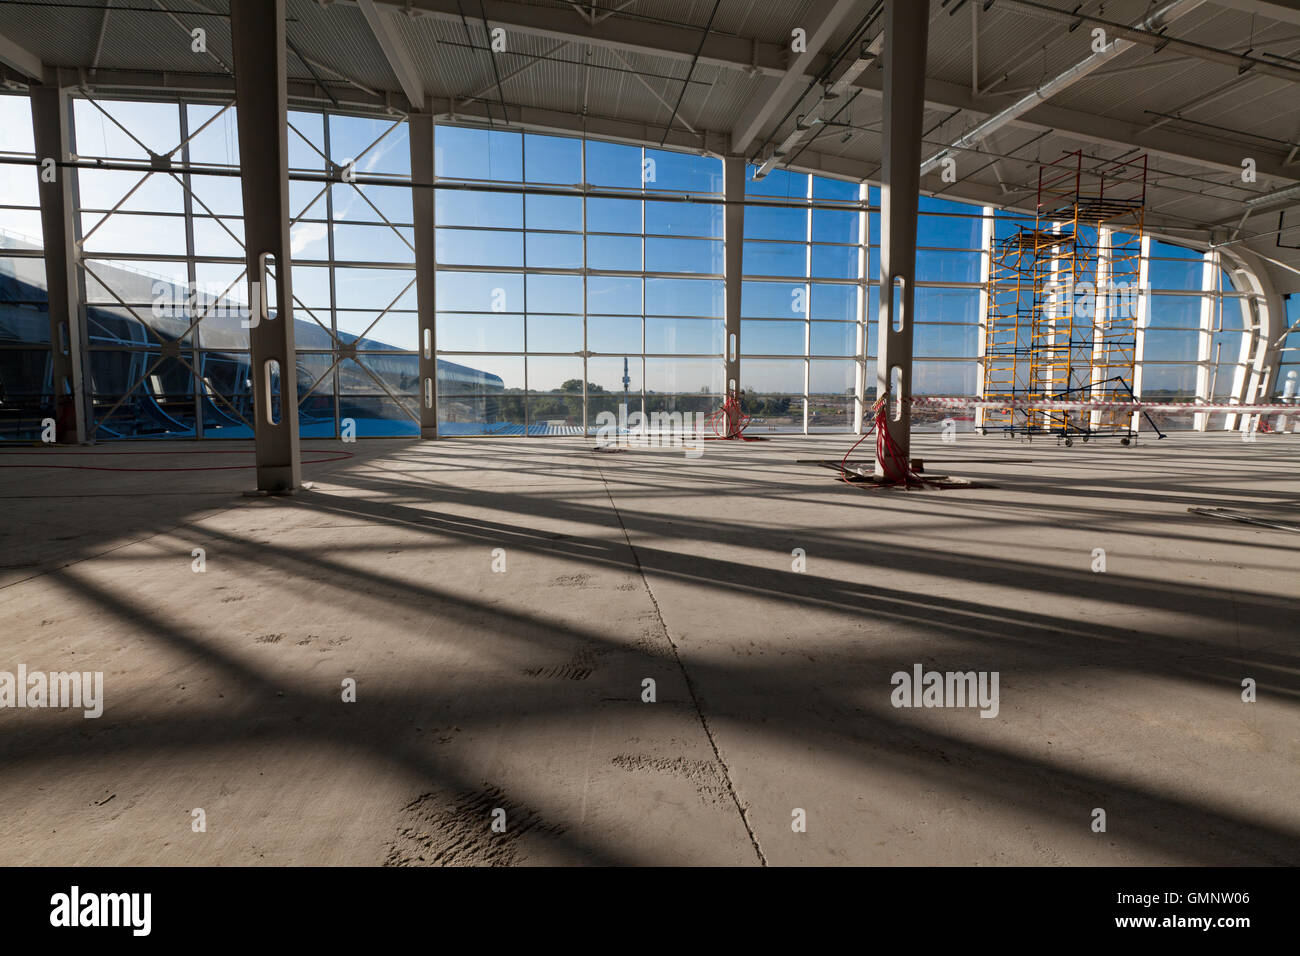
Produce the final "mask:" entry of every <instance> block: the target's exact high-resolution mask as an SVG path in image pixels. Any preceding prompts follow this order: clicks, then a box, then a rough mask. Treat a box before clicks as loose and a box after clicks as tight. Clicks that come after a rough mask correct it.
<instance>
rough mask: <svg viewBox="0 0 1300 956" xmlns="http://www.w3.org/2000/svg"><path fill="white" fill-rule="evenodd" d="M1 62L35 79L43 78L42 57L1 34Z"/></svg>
mask: <svg viewBox="0 0 1300 956" xmlns="http://www.w3.org/2000/svg"><path fill="white" fill-rule="evenodd" d="M0 63H3V64H5V66H7V67H9V68H10V69H13V70H17V71H18V72H19V73H21V74H23V75H24V76H29V77H31V78H32V79H33V80H39V79H40V78H41V67H42V64H41V58H40V57H39V56H37V55H36V54H35V53H32V52H31V51H30V50H27V49H25V48H24V47H21V46H19V45H18V44H17V43H15V42H14V41H13V40H11V39H9V38H8V37H7V36H5V35H4V34H0Z"/></svg>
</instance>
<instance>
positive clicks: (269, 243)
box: [230, 0, 302, 493]
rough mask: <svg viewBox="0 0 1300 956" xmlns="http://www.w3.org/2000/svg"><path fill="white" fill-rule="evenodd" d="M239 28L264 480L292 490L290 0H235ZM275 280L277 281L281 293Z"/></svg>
mask: <svg viewBox="0 0 1300 956" xmlns="http://www.w3.org/2000/svg"><path fill="white" fill-rule="evenodd" d="M230 32H231V40H232V43H233V45H234V54H235V109H236V115H237V119H238V127H239V171H240V185H241V186H242V188H243V199H244V247H245V250H246V253H247V257H248V281H249V287H250V295H249V300H248V303H249V311H250V317H249V325H250V329H249V347H250V349H251V351H252V373H251V377H252V379H253V410H254V413H255V418H254V420H253V432H254V438H255V444H256V452H257V488H258V490H259V491H264V492H271V493H292V492H293V491H295V490H297V488H298V487H299V486H300V485H301V484H302V464H301V457H300V455H299V453H298V375H297V361H296V356H295V354H294V344H293V339H294V336H293V321H294V320H293V294H292V290H291V287H290V280H291V277H292V268H291V266H290V262H289V248H290V246H289V217H290V212H289V137H288V129H289V127H288V117H287V112H286V110H287V99H286V92H287V83H286V79H285V53H284V49H285V43H284V36H285V35H284V0H231V3H230ZM272 264H273V268H274V273H273V276H274V277H273V279H272V278H270V268H271V267H272ZM268 279H270V281H269V283H268ZM270 286H273V287H274V296H272V295H271V294H270ZM274 366H278V368H279V373H278V375H279V380H278V387H277V386H276V384H275V383H274V382H273V377H272V376H273V367H274ZM277 397H278V399H279V401H278V413H279V414H278V416H277V415H276V414H275V411H276V402H275V399H276V398H277Z"/></svg>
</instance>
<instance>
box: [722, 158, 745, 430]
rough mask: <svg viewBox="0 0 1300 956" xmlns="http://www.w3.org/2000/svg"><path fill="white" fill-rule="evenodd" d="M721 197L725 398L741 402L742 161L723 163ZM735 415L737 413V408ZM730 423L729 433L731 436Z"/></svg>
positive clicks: (726, 159) (743, 220) (743, 219)
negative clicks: (724, 307)
mask: <svg viewBox="0 0 1300 956" xmlns="http://www.w3.org/2000/svg"><path fill="white" fill-rule="evenodd" d="M722 183H723V185H722V189H723V198H724V199H727V200H728V203H727V205H726V206H725V207H723V208H724V211H723V233H722V236H723V240H722V245H723V277H724V278H723V288H724V290H725V295H726V312H725V313H724V315H725V319H724V320H723V321H724V322H725V323H726V326H725V330H724V342H723V355H724V357H725V358H724V361H725V365H726V369H725V371H726V375H725V376H724V379H725V381H724V386H725V389H724V390H725V392H726V396H727V398H734V399H735V400H736V401H737V402H739V401H740V391H741V383H740V291H741V275H742V273H743V271H744V269H743V263H744V251H745V243H744V238H745V207H744V205H743V203H741V202H736V200H743V199H744V198H745V158H744V157H743V156H727V157H725V158H724V159H723V161H722ZM736 414H739V410H738V409H737V412H736ZM730 424H731V423H730V422H729V423H728V433H730Z"/></svg>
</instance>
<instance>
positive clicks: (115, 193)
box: [0, 95, 1300, 440]
mask: <svg viewBox="0 0 1300 956" xmlns="http://www.w3.org/2000/svg"><path fill="white" fill-rule="evenodd" d="M0 111H3V115H2V116H0V120H2V121H3V128H4V130H5V135H4V139H3V141H2V142H0V153H3V154H4V155H5V156H8V157H26V158H30V157H31V156H32V143H31V117H30V112H29V105H28V101H27V98H26V97H24V96H20V95H4V96H0ZM73 119H74V137H75V149H76V152H77V154H78V155H79V156H80V157H82V158H83V159H89V160H96V159H99V160H104V161H106V162H107V163H114V162H118V163H134V164H137V165H138V166H140V167H141V168H140V169H138V170H127V171H124V170H116V169H93V168H91V169H81V170H79V171H78V173H77V176H76V180H75V195H76V197H77V202H78V212H79V217H78V223H77V225H78V228H79V230H80V239H81V240H82V256H81V263H80V264H81V271H80V280H81V281H82V283H83V289H82V293H83V296H84V301H85V303H86V306H85V308H86V320H87V327H88V332H89V341H88V349H89V361H88V369H89V382H90V387H91V390H92V392H93V400H94V420H93V421H92V422H91V423H90V428H91V430H92V433H93V437H94V438H95V439H96V440H106V439H112V438H140V437H172V438H174V437H189V436H195V437H247V436H249V435H251V426H250V425H249V422H250V421H251V388H250V383H249V380H248V367H249V355H248V331H247V328H246V320H247V314H248V313H247V306H246V304H245V297H246V294H247V293H246V277H245V275H244V250H243V245H242V238H243V223H242V204H241V193H240V187H239V180H238V162H239V144H238V137H237V133H236V124H235V115H234V107H233V105H231V104H228V103H227V104H223V103H195V102H176V101H172V102H141V101H113V100H106V99H93V98H88V97H82V98H78V99H76V100H75V101H74V107H73ZM289 122H290V131H289V141H290V166H291V169H290V198H291V205H292V209H293V222H292V225H291V244H292V254H293V290H294V307H295V336H296V340H297V343H296V344H297V373H298V393H299V410H300V421H301V429H302V433H303V434H304V435H307V436H322V437H325V436H336V435H339V434H342V433H347V432H348V431H351V433H353V434H356V435H358V436H363V437H364V436H400V435H415V434H418V408H417V397H416V388H417V383H418V369H417V322H416V314H415V308H416V305H415V271H414V261H415V255H414V243H415V236H414V230H413V226H412V206H411V194H410V166H409V163H410V156H409V148H408V143H407V136H406V125H405V122H404V120H403V119H402V118H401V117H388V116H366V117H362V116H354V115H345V114H342V113H335V112H328V111H325V112H322V111H293V112H292V113H291V114H290V117H289ZM435 172H436V176H437V179H438V186H439V188H438V189H437V191H436V194H435V197H436V203H435V205H436V223H437V225H436V230H437V231H436V236H435V247H436V261H437V273H436V306H437V344H438V391H439V418H440V429H441V432H442V434H444V435H485V434H527V435H548V434H549V435H558V434H577V433H580V432H581V431H582V429H583V427H584V425H585V426H587V427H588V428H594V427H595V426H596V424H597V416H598V415H600V413H601V412H612V413H615V414H619V413H620V410H621V409H622V408H623V407H624V406H626V408H627V410H628V411H629V412H636V411H639V412H642V413H644V414H653V413H655V412H674V411H676V412H702V413H708V412H711V411H713V410H715V409H716V408H717V407H718V406H719V404H720V402H721V398H722V392H723V364H722V353H723V339H724V334H723V333H724V323H723V310H724V296H723V243H722V234H723V206H722V205H721V204H720V203H719V202H718V201H717V200H720V199H721V198H722V196H721V191H722V163H721V161H720V160H718V159H715V158H712V157H706V156H699V155H694V154H687V153H678V152H673V151H669V150H656V149H651V148H643V147H637V146H627V145H622V144H616V143H605V142H600V141H595V140H584V139H581V138H578V137H564V136H550V135H542V134H534V133H521V132H516V131H507V130H493V129H483V128H480V127H473V128H471V127H457V126H450V125H442V126H439V127H437V130H436V156H435ZM751 172H752V171H751ZM36 176H37V172H36V169H35V167H33V166H21V165H10V164H5V165H4V166H3V170H2V172H0V244H2V245H0V317H2V319H3V321H0V375H3V396H2V397H0V411H2V412H3V416H2V417H0V435H3V436H4V437H7V438H30V437H32V436H33V435H34V434H35V432H34V431H33V429H34V428H37V427H38V426H39V422H40V419H41V417H43V415H44V414H46V413H47V411H48V405H49V389H50V381H49V367H50V361H49V343H48V339H49V323H48V315H47V313H46V311H45V282H44V271H43V260H42V256H41V248H40V245H41V240H40V231H41V230H40V218H39V212H38V209H37V195H36ZM327 177H328V178H330V179H331V181H330V182H329V183H328V184H327V183H326V182H325V181H324V180H325V179H326V178H327ZM355 179H360V180H362V182H356V181H355ZM746 195H747V196H748V197H749V198H751V199H754V200H756V201H757V202H756V203H755V204H754V205H752V206H750V207H748V208H747V211H746V216H745V230H744V236H743V257H742V273H743V278H742V295H741V327H742V335H741V351H742V358H743V362H742V367H741V376H742V383H741V384H742V389H743V392H744V394H743V396H742V403H743V405H744V409H745V411H746V412H747V413H748V414H750V415H751V416H752V419H753V424H752V425H751V427H752V428H754V429H756V430H759V431H765V430H766V431H777V432H796V433H814V432H820V431H848V430H851V429H852V428H853V425H854V422H853V405H854V401H853V399H854V390H855V385H856V380H857V375H858V366H859V356H860V357H861V367H862V373H863V380H864V383H865V394H866V398H867V401H868V402H870V401H871V400H873V399H874V396H875V361H876V355H875V353H876V348H875V344H876V331H875V326H876V321H877V301H878V298H877V292H878V290H877V282H878V278H877V275H876V273H877V272H878V271H879V241H880V235H879V232H880V218H879V214H878V206H879V193H878V190H877V189H876V188H875V187H867V186H864V185H860V184H857V183H850V182H844V181H840V180H834V179H830V178H826V177H820V176H811V175H806V174H800V173H792V172H789V171H787V170H775V171H773V172H772V173H771V174H769V175H768V176H766V177H765V178H764V179H762V180H757V181H755V180H753V179H747V182H746ZM764 199H767V200H772V199H776V200H779V201H780V203H781V205H780V206H770V205H769V206H763V205H761V201H762V200H764ZM985 214H986V210H985V209H983V208H981V207H979V206H974V205H970V204H965V203H960V202H955V201H950V200H946V199H941V198H922V200H921V206H920V221H919V224H918V246H919V248H918V251H917V269H916V309H915V334H916V339H915V360H914V361H915V366H914V391H915V392H916V393H917V394H918V395H948V396H974V395H975V394H977V391H978V387H979V373H978V369H979V365H978V363H979V350H980V337H981V322H982V319H983V315H982V309H983V306H982V296H981V288H982V286H981V258H982V256H981V253H982V250H981V244H982V238H983V233H984V216H985ZM1018 218H1019V217H1016V216H1013V215H1009V214H1004V213H998V214H997V215H996V220H995V221H996V225H995V227H994V229H993V230H992V231H993V233H994V234H995V236H1000V235H1003V234H1005V231H1006V230H1007V229H1008V228H1010V227H1011V226H1012V225H1013V224H1014V223H1015V222H1016V221H1018ZM1148 251H1149V257H1148V260H1147V274H1148V286H1149V287H1150V290H1151V292H1150V297H1149V300H1148V312H1149V322H1148V324H1147V328H1146V330H1145V334H1144V335H1143V336H1142V337H1141V339H1142V341H1141V349H1142V351H1141V353H1140V355H1139V365H1140V368H1141V374H1140V375H1138V376H1136V378H1137V381H1136V382H1135V383H1134V384H1135V387H1136V388H1138V389H1139V390H1140V394H1141V395H1143V397H1146V398H1168V399H1170V400H1177V401H1191V400H1193V399H1195V398H1197V397H1200V398H1206V399H1208V398H1212V397H1213V398H1219V399H1223V398H1226V397H1227V396H1228V395H1230V394H1232V392H1233V389H1234V387H1235V385H1234V383H1235V382H1237V381H1238V380H1239V379H1241V376H1242V374H1244V371H1245V366H1244V363H1245V361H1246V357H1245V356H1244V355H1243V354H1242V348H1243V346H1244V345H1245V344H1246V338H1245V336H1246V328H1247V324H1246V321H1247V316H1248V315H1249V313H1250V305H1251V304H1250V303H1249V301H1248V300H1247V298H1246V297H1245V296H1244V295H1243V294H1242V293H1239V292H1237V291H1235V290H1234V289H1233V288H1232V283H1231V279H1230V278H1229V276H1228V274H1227V273H1226V272H1224V271H1223V270H1221V269H1219V268H1218V267H1217V266H1216V265H1215V263H1214V261H1213V258H1212V257H1210V256H1207V255H1204V254H1202V253H1200V252H1197V251H1194V250H1190V249H1184V248H1182V247H1179V246H1176V245H1173V244H1169V243H1165V242H1161V241H1157V240H1151V241H1150V243H1149V249H1148ZM1289 309H1290V315H1291V319H1290V320H1291V321H1294V319H1295V314H1294V313H1295V309H1296V307H1295V304H1294V298H1292V300H1291V302H1290V304H1289ZM1297 334H1298V333H1292V334H1291V337H1290V338H1289V339H1288V340H1287V343H1286V351H1284V352H1283V363H1284V364H1283V368H1282V378H1281V379H1280V380H1279V385H1278V389H1279V394H1280V393H1281V390H1282V389H1283V388H1284V387H1285V379H1286V374H1287V373H1288V372H1291V371H1296V370H1297V365H1300V360H1297V359H1296V355H1297V354H1300V353H1298V352H1297V349H1300V344H1298V342H1297V341H1292V340H1293V339H1296V336H1297ZM941 417H948V416H947V415H945V416H941ZM953 417H957V418H958V424H959V427H962V426H964V427H970V425H971V416H970V415H969V414H968V413H959V414H958V415H957V416H953ZM931 419H934V417H933V416H929V415H918V416H917V417H916V419H915V421H916V426H917V427H918V428H921V429H924V428H929V427H937V426H938V421H939V419H934V420H931ZM1202 419H1203V420H1202V421H1198V419H1197V417H1196V416H1194V415H1193V414H1191V413H1188V414H1186V415H1182V414H1176V415H1169V416H1165V417H1164V418H1163V419H1162V427H1195V426H1197V425H1201V426H1205V425H1208V427H1210V428H1220V427H1222V426H1223V422H1224V416H1222V415H1217V416H1216V415H1210V416H1202Z"/></svg>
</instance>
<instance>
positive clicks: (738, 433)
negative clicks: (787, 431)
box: [705, 395, 762, 441]
mask: <svg viewBox="0 0 1300 956" xmlns="http://www.w3.org/2000/svg"><path fill="white" fill-rule="evenodd" d="M705 423H706V424H707V425H708V426H709V428H711V429H713V435H712V436H705V437H706V440H708V441H762V439H761V438H747V437H746V436H745V429H746V428H747V427H748V426H749V416H748V415H746V414H745V413H744V412H742V411H741V410H740V401H739V400H738V399H737V398H736V397H735V396H734V395H728V396H727V398H726V399H725V400H724V401H723V403H722V407H721V408H719V409H718V410H717V411H716V412H714V413H713V414H712V415H710V416H709V417H708V418H706V419H705Z"/></svg>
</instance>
